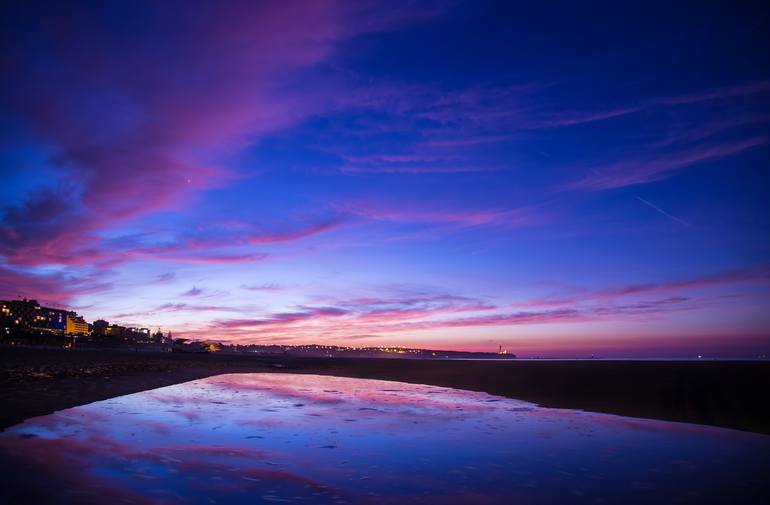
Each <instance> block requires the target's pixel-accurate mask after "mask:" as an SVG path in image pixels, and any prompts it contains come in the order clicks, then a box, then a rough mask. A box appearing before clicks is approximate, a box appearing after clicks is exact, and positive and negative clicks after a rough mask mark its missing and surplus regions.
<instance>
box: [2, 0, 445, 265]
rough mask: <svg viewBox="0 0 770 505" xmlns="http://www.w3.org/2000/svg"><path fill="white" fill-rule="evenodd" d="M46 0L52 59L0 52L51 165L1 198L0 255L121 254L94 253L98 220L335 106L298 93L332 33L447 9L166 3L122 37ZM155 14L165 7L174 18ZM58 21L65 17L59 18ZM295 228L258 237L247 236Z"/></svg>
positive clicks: (341, 35)
mask: <svg viewBox="0 0 770 505" xmlns="http://www.w3.org/2000/svg"><path fill="white" fill-rule="evenodd" d="M56 9H58V10H60V11H61V12H58V13H56V12H52V13H51V15H49V16H46V17H44V18H41V17H39V16H31V17H32V18H33V19H35V23H38V24H39V25H40V26H37V27H36V28H35V29H32V30H30V31H29V33H33V32H34V33H45V34H46V37H48V38H50V40H48V42H49V44H48V45H47V46H45V47H46V48H47V49H46V50H47V51H49V53H47V54H45V55H43V56H44V57H45V58H47V59H48V60H50V61H52V62H55V63H54V64H51V65H48V66H46V68H45V69H41V68H40V67H39V66H38V60H37V59H36V58H24V59H21V58H13V57H9V58H8V63H9V65H10V68H9V69H7V70H8V71H9V72H11V73H13V74H14V75H15V76H17V78H18V79H22V80H23V81H24V82H26V83H29V86H25V87H24V88H23V89H21V90H18V93H19V94H18V96H14V95H13V92H12V93H10V96H8V97H7V98H8V101H9V103H10V104H11V106H12V109H13V110H14V111H15V112H16V113H17V114H19V115H20V116H21V117H23V118H24V119H25V120H26V121H27V122H28V123H29V124H30V125H31V126H32V127H33V129H34V130H35V132H36V133H37V134H38V135H40V136H41V137H43V138H44V139H45V140H46V141H47V142H48V143H49V144H50V145H51V146H53V149H54V150H55V151H56V153H57V154H56V160H55V165H56V169H57V171H58V174H59V175H60V177H59V180H58V181H56V182H54V183H52V184H50V185H49V189H45V190H43V191H45V193H40V191H38V192H36V193H35V195H41V196H34V195H33V196H31V197H30V199H29V200H28V201H27V202H26V203H25V204H23V205H21V206H17V207H8V208H6V209H4V214H5V216H4V217H3V218H2V221H0V238H1V239H2V240H0V242H1V243H2V245H0V254H2V255H4V256H6V258H7V261H8V262H10V263H15V264H27V265H30V264H48V263H53V264H68V265H72V264H85V263H91V262H94V261H97V260H98V259H99V258H100V256H110V257H116V256H117V257H120V256H121V253H120V252H119V251H110V252H109V253H108V254H104V253H103V251H101V248H102V244H101V240H100V238H99V237H98V233H99V232H100V231H101V230H104V229H109V228H111V227H114V226H115V225H116V224H117V223H118V222H121V221H126V220H130V219H133V218H136V217H139V216H144V215H147V214H151V213H153V212H157V211H161V210H169V209H177V208H181V207H184V206H185V205H188V204H189V203H190V202H191V201H192V200H193V198H194V197H195V194H196V193H197V192H199V191H201V190H205V189H209V188H214V187H218V186H222V185H225V184H228V183H230V182H232V181H233V180H235V179H236V178H237V177H239V175H238V174H237V173H235V172H233V171H231V170H229V169H225V168H224V167H223V166H222V165H221V164H219V163H218V160H220V159H221V158H222V157H224V156H226V155H227V154H229V153H231V152H233V151H234V150H237V149H239V148H241V147H244V146H246V145H248V144H249V143H251V142H253V139H254V138H255V137H258V136H259V135H262V134H265V133H269V132H274V131H277V130H280V129H282V128H286V127H288V126H291V125H294V124H296V123H298V122H299V121H302V120H303V119H305V118H307V117H308V116H309V115H312V114H314V113H317V112H320V111H321V110H324V108H327V107H329V106H331V104H332V103H333V100H332V99H331V98H332V97H333V96H334V95H329V96H328V97H327V96H320V95H319V94H317V93H316V94H308V93H306V92H305V90H304V89H300V88H298V87H297V84H298V82H301V78H300V79H298V78H299V77H300V76H301V74H302V72H307V71H312V69H313V68H314V66H315V65H317V64H318V63H320V62H323V61H325V60H326V59H328V58H329V57H330V56H331V54H332V53H333V51H334V47H335V44H336V43H337V42H339V41H342V40H345V39H349V38H350V37H353V36H356V35H359V34H362V33H366V32H371V31H380V30H386V29H393V28H395V27H399V26H404V25H407V24H410V23H414V22H419V21H422V20H425V19H429V18H431V17H433V16H435V15H437V14H438V13H440V11H441V10H443V8H441V9H439V8H434V7H429V6H422V7H421V6H411V7H409V8H391V7H389V6H388V5H387V4H380V3H369V2H366V3H355V4H348V3H345V2H338V1H334V0H330V1H324V2H315V1H302V2H300V3H299V4H296V5H294V6H293V8H291V9H286V8H284V7H283V6H279V5H278V4H274V3H269V2H243V3H229V4H227V5H225V6H216V7H214V6H208V7H207V6H205V5H203V6H197V7H196V9H195V10H194V11H193V10H189V9H176V7H175V6H174V5H172V4H167V5H166V7H165V8H161V9H154V10H144V11H141V12H137V11H132V15H135V16H137V17H138V19H137V22H142V23H143V24H144V27H145V30H146V33H145V34H144V37H143V38H142V39H139V40H136V39H130V40H126V37H127V35H126V34H125V32H124V31H123V30H111V29H110V28H109V27H108V26H102V25H101V24H99V23H98V22H97V21H96V20H95V19H94V18H95V17H96V18H98V15H99V14H100V11H99V10H96V11H95V12H89V13H87V14H88V15H85V14H86V13H84V12H77V11H78V9H79V8H78V7H77V6H73V5H67V6H64V5H61V6H59V7H58V8H56ZM56 9H55V10H56ZM175 9H176V10H178V12H176V11H175ZM167 11H170V12H167ZM27 14H28V13H27ZM57 14H58V15H57ZM155 16H159V17H160V18H163V16H169V18H170V19H174V20H175V21H174V29H173V30H168V29H167V24H166V23H165V22H160V19H158V18H156V17H155ZM64 19H66V20H67V24H63V23H60V22H59V21H58V20H64ZM158 39H160V40H162V43H160V44H159V43H157V42H158ZM145 40H146V41H148V42H146V43H145ZM150 40H152V41H153V42H152V43H151V42H149V41H150ZM84 47H85V48H89V50H88V51H83V48H84ZM34 56H38V55H34ZM319 91H320V90H319ZM338 92H339V90H337V93H338ZM311 233H312V232H311ZM303 236H305V235H303V234H302V232H292V233H289V234H287V235H285V236H283V237H281V236H277V235H273V236H267V237H264V238H259V237H255V238H254V239H253V243H257V244H261V243H264V242H277V241H282V240H283V241H288V240H294V239H296V238H301V237H303ZM135 253H136V251H133V252H128V253H127V255H126V256H124V258H126V257H131V256H132V255H133V254H135ZM185 258H186V256H185V255H180V256H178V257H177V258H176V259H179V260H184V259H185ZM248 259H250V258H247V257H243V256H242V257H214V256H212V257H205V256H204V257H202V258H199V259H196V261H216V260H222V261H232V260H248Z"/></svg>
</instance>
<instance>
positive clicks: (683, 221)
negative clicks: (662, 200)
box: [636, 196, 692, 226]
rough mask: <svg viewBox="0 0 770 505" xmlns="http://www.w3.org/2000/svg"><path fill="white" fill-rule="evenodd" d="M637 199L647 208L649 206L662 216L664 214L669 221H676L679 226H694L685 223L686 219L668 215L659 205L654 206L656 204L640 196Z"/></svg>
mask: <svg viewBox="0 0 770 505" xmlns="http://www.w3.org/2000/svg"><path fill="white" fill-rule="evenodd" d="M636 199H637V200H639V201H640V202H642V203H643V204H645V205H647V206H649V207H651V208H653V209H655V210H657V211H658V212H660V213H661V214H663V215H664V216H666V217H667V218H669V219H672V220H674V221H676V222H677V223H679V224H681V225H684V226H692V225H691V224H690V223H688V222H687V221H685V220H684V219H679V218H678V217H676V216H672V215H671V214H669V213H668V212H666V211H665V210H663V209H661V208H660V207H658V206H657V205H654V204H652V203H650V202H648V201H647V200H645V199H644V198H642V197H640V196H637V197H636Z"/></svg>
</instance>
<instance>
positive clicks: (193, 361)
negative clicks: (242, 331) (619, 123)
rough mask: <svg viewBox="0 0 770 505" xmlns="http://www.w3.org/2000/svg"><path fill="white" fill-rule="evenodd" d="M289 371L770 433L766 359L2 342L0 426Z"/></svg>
mask: <svg viewBox="0 0 770 505" xmlns="http://www.w3.org/2000/svg"><path fill="white" fill-rule="evenodd" d="M270 371H273V372H275V371H280V372H292V373H314V374H325V375H337V376H343V377H360V378H374V379H384V380H394V381H401V382H411V383H421V384H432V385H437V386H447V387H454V388H459V389H468V390H474V391H484V392H487V393H490V394H495V395H499V396H506V397H509V398H517V399H521V400H525V401H530V402H534V403H538V404H540V405H543V406H546V407H555V408H573V409H582V410H589V411H594V412H605V413H611V414H619V415H625V416H632V417H643V418H651V419H663V420H671V421H681V422H690V423H697V424H708V425H714V426H721V427H726V428H734V429H740V430H745V431H754V432H759V433H768V434H770V405H768V402H767V398H770V362H752V361H708V362H692V361H688V362H683V361H682V362H679V361H542V362H538V361H425V360H400V359H360V358H339V359H324V358H286V357H256V356H254V357H252V356H228V355H193V354H160V353H141V352H140V353H134V352H130V351H100V352H93V351H64V350H39V349H34V350H32V349H18V348H7V347H5V348H2V349H0V429H2V428H6V427H9V426H12V425H14V424H17V423H19V422H21V421H23V420H24V419H27V418H30V417H35V416H40V415H45V414H49V413H51V412H54V411H56V410H62V409H66V408H70V407H74V406H77V405H82V404H86V403H91V402H94V401H98V400H105V399H107V398H112V397H115V396H120V395H125V394H130V393H134V392H138V391H143V390H147V389H153V388H157V387H162V386H167V385H171V384H177V383H180V382H185V381H189V380H194V379H198V378H203V377H208V376H211V375H218V374H223V373H247V372H270Z"/></svg>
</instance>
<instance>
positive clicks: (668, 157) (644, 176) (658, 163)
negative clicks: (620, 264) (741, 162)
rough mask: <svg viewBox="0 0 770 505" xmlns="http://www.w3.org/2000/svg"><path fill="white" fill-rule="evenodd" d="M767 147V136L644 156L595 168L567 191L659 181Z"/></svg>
mask: <svg viewBox="0 0 770 505" xmlns="http://www.w3.org/2000/svg"><path fill="white" fill-rule="evenodd" d="M765 144H767V138H766V137H751V138H747V139H742V140H737V141H725V142H721V143H711V144H709V145H703V146H697V147H692V148H687V149H679V150H675V151H668V152H659V153H655V154H646V153H645V154H643V155H642V156H638V157H631V158H630V159H625V160H623V161H619V162H616V163H612V164H609V165H605V166H602V167H596V168H594V169H592V171H591V173H590V174H589V175H587V176H585V177H583V178H582V179H578V180H577V181H573V182H570V183H568V184H566V186H565V188H566V189H583V190H591V191H597V190H606V189H616V188H622V187H626V186H635V185H638V184H646V183H650V182H655V181H660V180H663V179H666V178H668V177H671V176H672V175H674V174H676V173H677V172H679V171H681V170H683V169H685V168H687V167H690V166H693V165H697V164H701V163H707V162H712V161H717V160H721V159H724V158H727V157H729V156H734V155H737V154H740V153H743V152H745V151H748V150H749V149H753V148H756V147H759V146H762V145H765Z"/></svg>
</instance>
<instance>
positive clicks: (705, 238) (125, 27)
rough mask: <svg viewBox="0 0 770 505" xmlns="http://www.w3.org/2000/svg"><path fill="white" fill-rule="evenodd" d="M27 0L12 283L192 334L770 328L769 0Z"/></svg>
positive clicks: (9, 124) (48, 301)
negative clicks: (764, 0) (762, 0)
mask: <svg viewBox="0 0 770 505" xmlns="http://www.w3.org/2000/svg"><path fill="white" fill-rule="evenodd" d="M536 4H537V5H535V3H533V2H529V3H519V2H486V1H467V2H464V1H455V2H449V1H447V2H378V1H361V2H341V1H335V0H328V1H327V0H306V1H303V0H298V1H294V2H278V1H275V2H259V1H248V2H237V1H233V2H213V1H212V2H199V1H179V2H176V1H164V2H85V1H80V2H66V3H65V2H50V3H47V2H43V1H40V2H14V1H11V2H4V4H3V7H2V8H1V9H2V11H3V12H2V15H0V25H2V27H1V28H2V35H0V37H1V38H0V40H1V42H0V44H2V53H1V54H2V56H0V68H2V75H3V76H4V77H3V79H2V80H0V90H1V91H0V107H2V114H0V177H1V180H2V184H0V298H3V299H13V298H17V297H19V296H21V297H27V298H34V299H37V300H39V301H40V302H41V303H43V304H44V305H48V306H56V307H64V308H71V309H73V310H76V311H77V312H78V313H80V314H82V315H84V316H85V318H86V319H87V320H89V321H93V320H95V319H98V318H103V319H106V320H108V321H110V322H115V323H120V324H126V325H136V326H141V327H151V328H153V330H154V329H155V328H158V327H160V328H162V329H163V331H172V332H173V334H174V335H175V336H184V337H188V338H197V339H211V340H220V341H224V342H237V343H276V344H307V343H316V344H334V345H346V346H396V345H398V346H409V347H422V348H438V349H462V350H479V351H484V350H488V351H496V350H497V349H498V346H502V347H503V348H505V349H507V350H508V351H509V352H513V353H516V354H518V355H521V356H590V355H596V356H606V357H653V356H671V357H678V356H690V357H692V356H696V355H704V356H723V357H732V356H735V357H752V356H757V355H761V354H767V353H770V310H768V308H770V233H768V231H770V198H769V197H768V190H770V177H768V170H769V167H768V162H769V161H770V149H768V147H769V146H770V129H769V128H768V126H769V124H770V66H768V65H767V64H766V62H765V61H764V59H763V58H764V56H765V55H766V54H767V50H768V46H769V44H768V42H769V41H770V35H768V34H769V33H770V26H768V21H769V19H768V18H769V17H770V10H768V9H766V8H762V6H761V5H760V2H753V3H751V2H747V3H742V2H718V1H705V2H704V1H701V2H690V3H688V2H677V5H673V6H672V5H670V4H669V3H668V2H661V3H656V2H640V3H633V2H610V3H607V2H599V3H593V2H580V3H579V4H578V3H575V2H563V3H560V2H537V3H536Z"/></svg>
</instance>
